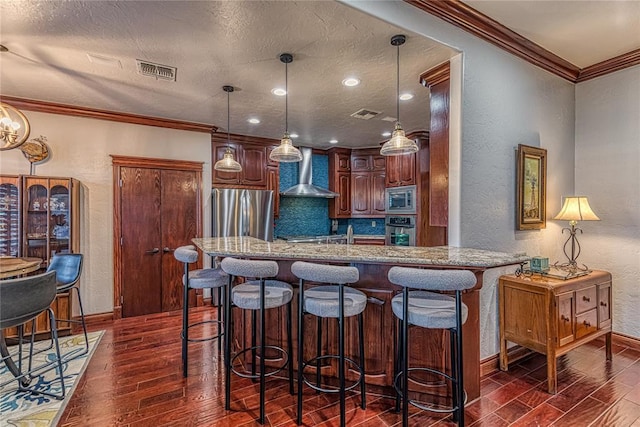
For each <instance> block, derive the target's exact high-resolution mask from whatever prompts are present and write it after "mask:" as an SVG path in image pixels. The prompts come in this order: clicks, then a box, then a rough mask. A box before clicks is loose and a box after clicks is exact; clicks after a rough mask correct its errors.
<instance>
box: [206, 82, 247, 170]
mask: <svg viewBox="0 0 640 427" xmlns="http://www.w3.org/2000/svg"><path fill="white" fill-rule="evenodd" d="M222 90H224V91H225V92H227V149H226V150H225V152H224V156H223V157H222V159H220V160H218V161H217V162H216V164H215V165H214V166H213V168H214V169H215V170H217V171H222V172H241V171H242V165H240V163H238V162H236V161H235V159H234V158H233V151H231V133H230V130H229V127H230V124H229V123H230V121H231V120H230V117H231V114H230V110H231V109H230V107H229V94H230V93H231V92H233V90H234V89H233V86H222Z"/></svg>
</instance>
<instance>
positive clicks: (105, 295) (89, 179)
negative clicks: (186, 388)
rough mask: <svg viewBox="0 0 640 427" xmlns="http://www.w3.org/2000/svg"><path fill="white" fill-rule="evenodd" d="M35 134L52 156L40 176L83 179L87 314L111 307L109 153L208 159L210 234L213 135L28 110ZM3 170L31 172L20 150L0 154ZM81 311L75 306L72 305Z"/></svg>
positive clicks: (205, 177)
mask: <svg viewBox="0 0 640 427" xmlns="http://www.w3.org/2000/svg"><path fill="white" fill-rule="evenodd" d="M24 113H25V114H26V116H27V117H28V118H29V121H30V123H31V129H32V130H31V137H32V138H34V137H37V136H39V135H44V136H46V137H47V140H48V141H47V144H48V145H49V147H50V148H51V151H52V157H51V159H50V160H49V161H47V162H46V163H43V164H41V165H38V166H36V175H41V176H63V177H73V178H76V179H78V180H80V182H81V183H82V221H81V224H80V233H81V240H80V251H81V252H82V253H83V254H84V256H85V262H84V268H83V273H82V279H81V280H82V281H81V287H82V291H81V292H82V303H83V305H84V309H85V313H87V314H94V313H106V312H109V313H110V312H112V311H113V244H112V239H113V188H112V186H113V183H112V179H113V172H112V165H111V157H110V156H109V155H110V154H119V155H125V156H137V157H154V158H164V159H177V160H178V159H179V160H192V161H202V162H205V164H204V165H203V166H204V167H203V185H202V187H203V201H204V204H205V208H204V214H205V216H204V218H203V221H204V227H205V228H204V232H205V235H206V234H207V233H208V232H209V223H210V219H209V209H208V206H209V194H210V187H211V186H210V185H209V183H210V182H211V164H210V159H211V154H210V153H211V137H210V135H209V134H208V133H201V132H188V131H178V130H173V129H163V128H158V127H151V126H140V125H132V124H125V123H117V122H110V121H105V120H96V119H86V118H79V117H67V116H62V115H55V114H46V113H36V112H31V111H24ZM0 173H3V174H24V175H28V174H29V162H28V161H27V160H26V159H25V158H24V156H23V155H22V152H21V151H20V150H10V151H2V152H0ZM74 312H75V313H77V307H76V309H74Z"/></svg>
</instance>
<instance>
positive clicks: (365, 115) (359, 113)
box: [351, 108, 380, 120]
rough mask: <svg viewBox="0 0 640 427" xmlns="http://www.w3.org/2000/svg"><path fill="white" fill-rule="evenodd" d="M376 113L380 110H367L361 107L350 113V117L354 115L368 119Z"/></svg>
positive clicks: (357, 117)
mask: <svg viewBox="0 0 640 427" xmlns="http://www.w3.org/2000/svg"><path fill="white" fill-rule="evenodd" d="M378 114H380V111H373V110H367V109H366V108H363V109H361V110H358V111H356V112H355V113H353V114H351V117H355V118H356V119H362V120H369V119H373V118H374V117H375V116H377V115H378Z"/></svg>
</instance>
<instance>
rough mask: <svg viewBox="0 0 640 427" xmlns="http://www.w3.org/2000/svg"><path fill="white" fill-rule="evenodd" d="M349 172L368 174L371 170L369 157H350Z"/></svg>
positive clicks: (353, 155) (366, 155)
mask: <svg viewBox="0 0 640 427" xmlns="http://www.w3.org/2000/svg"><path fill="white" fill-rule="evenodd" d="M351 170H352V171H353V172H368V171H370V170H371V157H370V156H369V155H368V154H365V155H355V154H352V155H351Z"/></svg>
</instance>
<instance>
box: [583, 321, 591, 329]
mask: <svg viewBox="0 0 640 427" xmlns="http://www.w3.org/2000/svg"><path fill="white" fill-rule="evenodd" d="M582 323H584V326H586V327H587V328H589V327H591V323H589V322H587V321H586V320H585V321H584V322H582Z"/></svg>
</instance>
